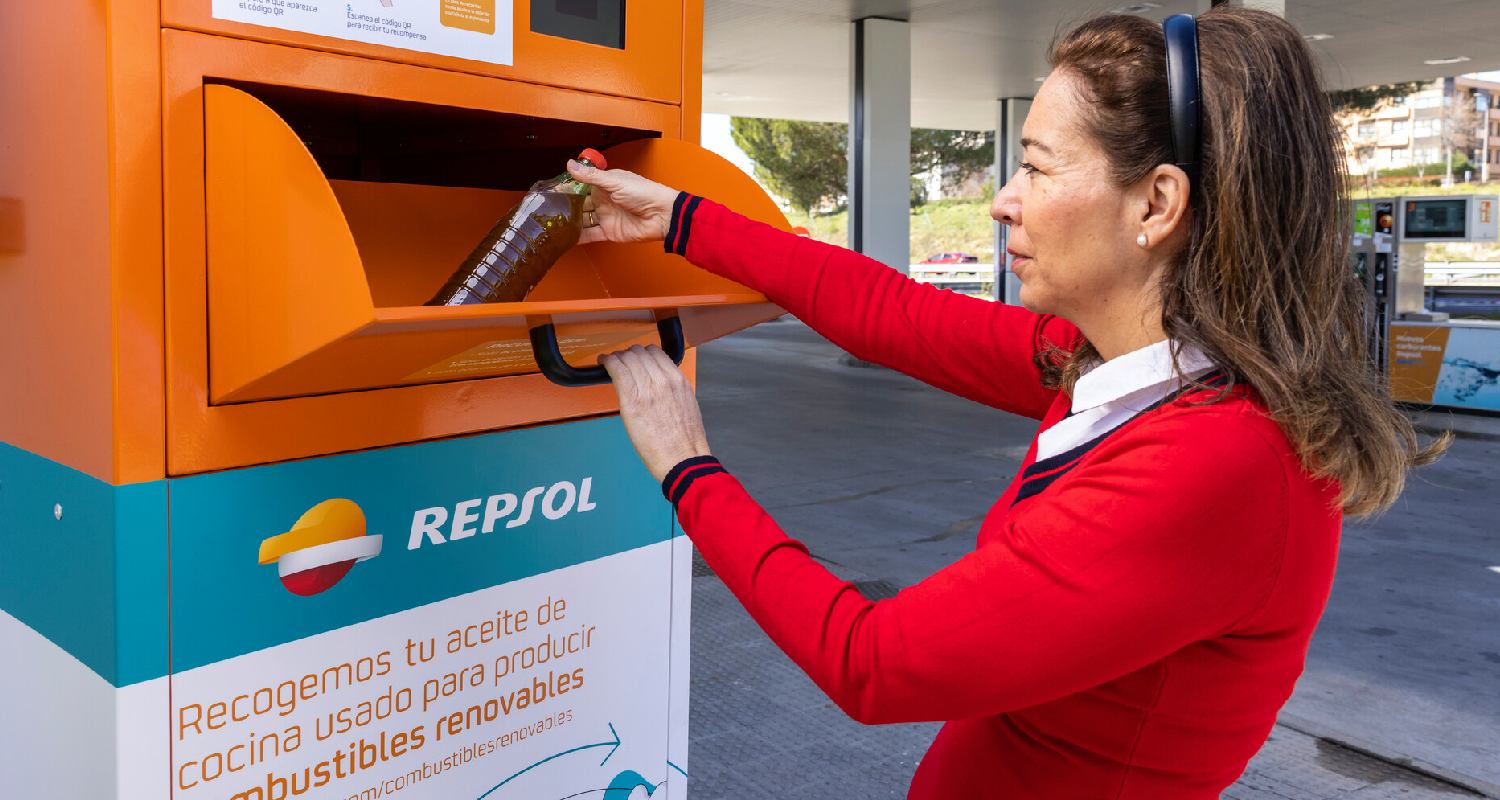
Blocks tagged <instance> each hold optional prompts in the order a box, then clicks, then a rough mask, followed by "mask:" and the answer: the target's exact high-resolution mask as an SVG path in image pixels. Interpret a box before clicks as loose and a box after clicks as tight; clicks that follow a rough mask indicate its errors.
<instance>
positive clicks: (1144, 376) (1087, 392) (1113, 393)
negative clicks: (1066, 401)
mask: <svg viewBox="0 0 1500 800" xmlns="http://www.w3.org/2000/svg"><path fill="white" fill-rule="evenodd" d="M1177 361H1178V363H1179V364H1181V365H1182V372H1183V374H1184V375H1186V376H1188V377H1193V376H1194V375H1195V374H1196V373H1200V372H1204V371H1206V370H1208V369H1211V368H1212V367H1213V362H1212V361H1209V360H1208V356H1206V355H1204V354H1203V351H1201V350H1199V349H1198V348H1196V347H1193V346H1192V345H1188V344H1184V345H1182V346H1181V349H1180V350H1179V351H1178V353H1177ZM1176 380H1177V373H1176V370H1174V369H1173V368H1172V340H1170V339H1163V340H1162V341H1159V342H1157V343H1155V344H1148V345H1146V346H1145V347H1142V348H1141V349H1139V350H1132V351H1131V352H1129V353H1126V354H1125V355H1122V356H1117V357H1115V358H1112V359H1110V360H1108V361H1106V362H1104V363H1102V364H1098V365H1096V366H1095V367H1093V368H1092V369H1090V370H1089V371H1088V372H1086V373H1084V374H1083V375H1081V376H1079V378H1078V382H1077V383H1076V384H1074V386H1073V413H1075V414H1076V413H1078V412H1080V411H1087V410H1088V409H1091V408H1097V407H1099V406H1102V405H1104V404H1105V403H1110V402H1114V401H1116V400H1119V399H1120V398H1122V397H1124V396H1126V395H1128V394H1132V393H1134V392H1139V391H1141V390H1143V389H1148V388H1151V387H1154V386H1160V385H1162V384H1166V383H1173V382H1175V381H1176Z"/></svg>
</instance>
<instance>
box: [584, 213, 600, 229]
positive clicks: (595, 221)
mask: <svg viewBox="0 0 1500 800" xmlns="http://www.w3.org/2000/svg"><path fill="white" fill-rule="evenodd" d="M598 225H599V214H598V212H596V211H590V212H589V219H588V225H587V227H590V228H594V227H598Z"/></svg>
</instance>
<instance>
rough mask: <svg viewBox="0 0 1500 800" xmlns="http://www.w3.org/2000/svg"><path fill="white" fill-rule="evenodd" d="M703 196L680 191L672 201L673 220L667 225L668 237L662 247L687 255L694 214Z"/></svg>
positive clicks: (670, 251)
mask: <svg viewBox="0 0 1500 800" xmlns="http://www.w3.org/2000/svg"><path fill="white" fill-rule="evenodd" d="M702 200H703V198H701V197H698V196H696V195H691V194H688V193H687V192H678V193H677V199H676V200H673V201H672V220H671V222H670V223H668V225H667V238H665V239H663V240H662V249H664V250H666V251H667V252H668V253H676V254H677V255H679V256H685V255H687V247H688V237H689V236H691V235H692V233H693V214H694V213H695V212H696V211H697V210H698V203H700V202H702Z"/></svg>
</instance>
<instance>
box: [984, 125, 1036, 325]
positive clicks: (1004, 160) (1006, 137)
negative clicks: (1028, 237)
mask: <svg viewBox="0 0 1500 800" xmlns="http://www.w3.org/2000/svg"><path fill="white" fill-rule="evenodd" d="M1029 111H1031V98H1029V97H1007V98H1005V99H1003V100H1001V101H999V102H998V103H996V118H995V188H996V190H998V189H999V188H1000V187H1001V186H1004V185H1005V182H1006V181H1007V180H1010V177H1011V176H1012V175H1014V174H1016V170H1017V169H1019V168H1020V165H1021V126H1022V125H1024V124H1025V123H1026V114H1027V112H1029ZM992 199H993V198H992ZM1008 231H1009V228H1006V227H1005V226H1004V225H1001V224H1000V223H998V222H997V223H995V299H996V300H1001V301H1004V302H1006V303H1010V304H1011V305H1015V304H1017V303H1020V302H1021V282H1020V281H1018V280H1016V276H1015V275H1013V274H1011V271H1010V262H1011V257H1010V256H1009V255H1007V254H1006V252H1005V239H1006V233H1007V232H1008Z"/></svg>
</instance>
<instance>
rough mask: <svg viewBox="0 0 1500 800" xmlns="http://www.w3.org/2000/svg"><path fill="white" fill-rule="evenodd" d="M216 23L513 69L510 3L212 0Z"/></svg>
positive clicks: (502, 0)
mask: <svg viewBox="0 0 1500 800" xmlns="http://www.w3.org/2000/svg"><path fill="white" fill-rule="evenodd" d="M213 15H214V17H215V18H216V19H227V20H231V21H234V22H247V23H250V24H251V25H265V26H267V27H271V28H281V29H282V30H288V31H299V32H301V33H312V34H317V35H319V36H331V37H333V38H335V39H346V40H349V41H354V42H365V43H367V44H383V45H387V46H389V47H399V48H401V49H403V50H415V51H417V52H420V53H435V54H437V55H444V56H455V57H458V58H467V59H471V60H473V61H484V62H487V63H490V64H505V65H509V64H510V63H512V55H513V48H512V39H513V31H512V20H513V18H514V14H513V13H512V0H213Z"/></svg>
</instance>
